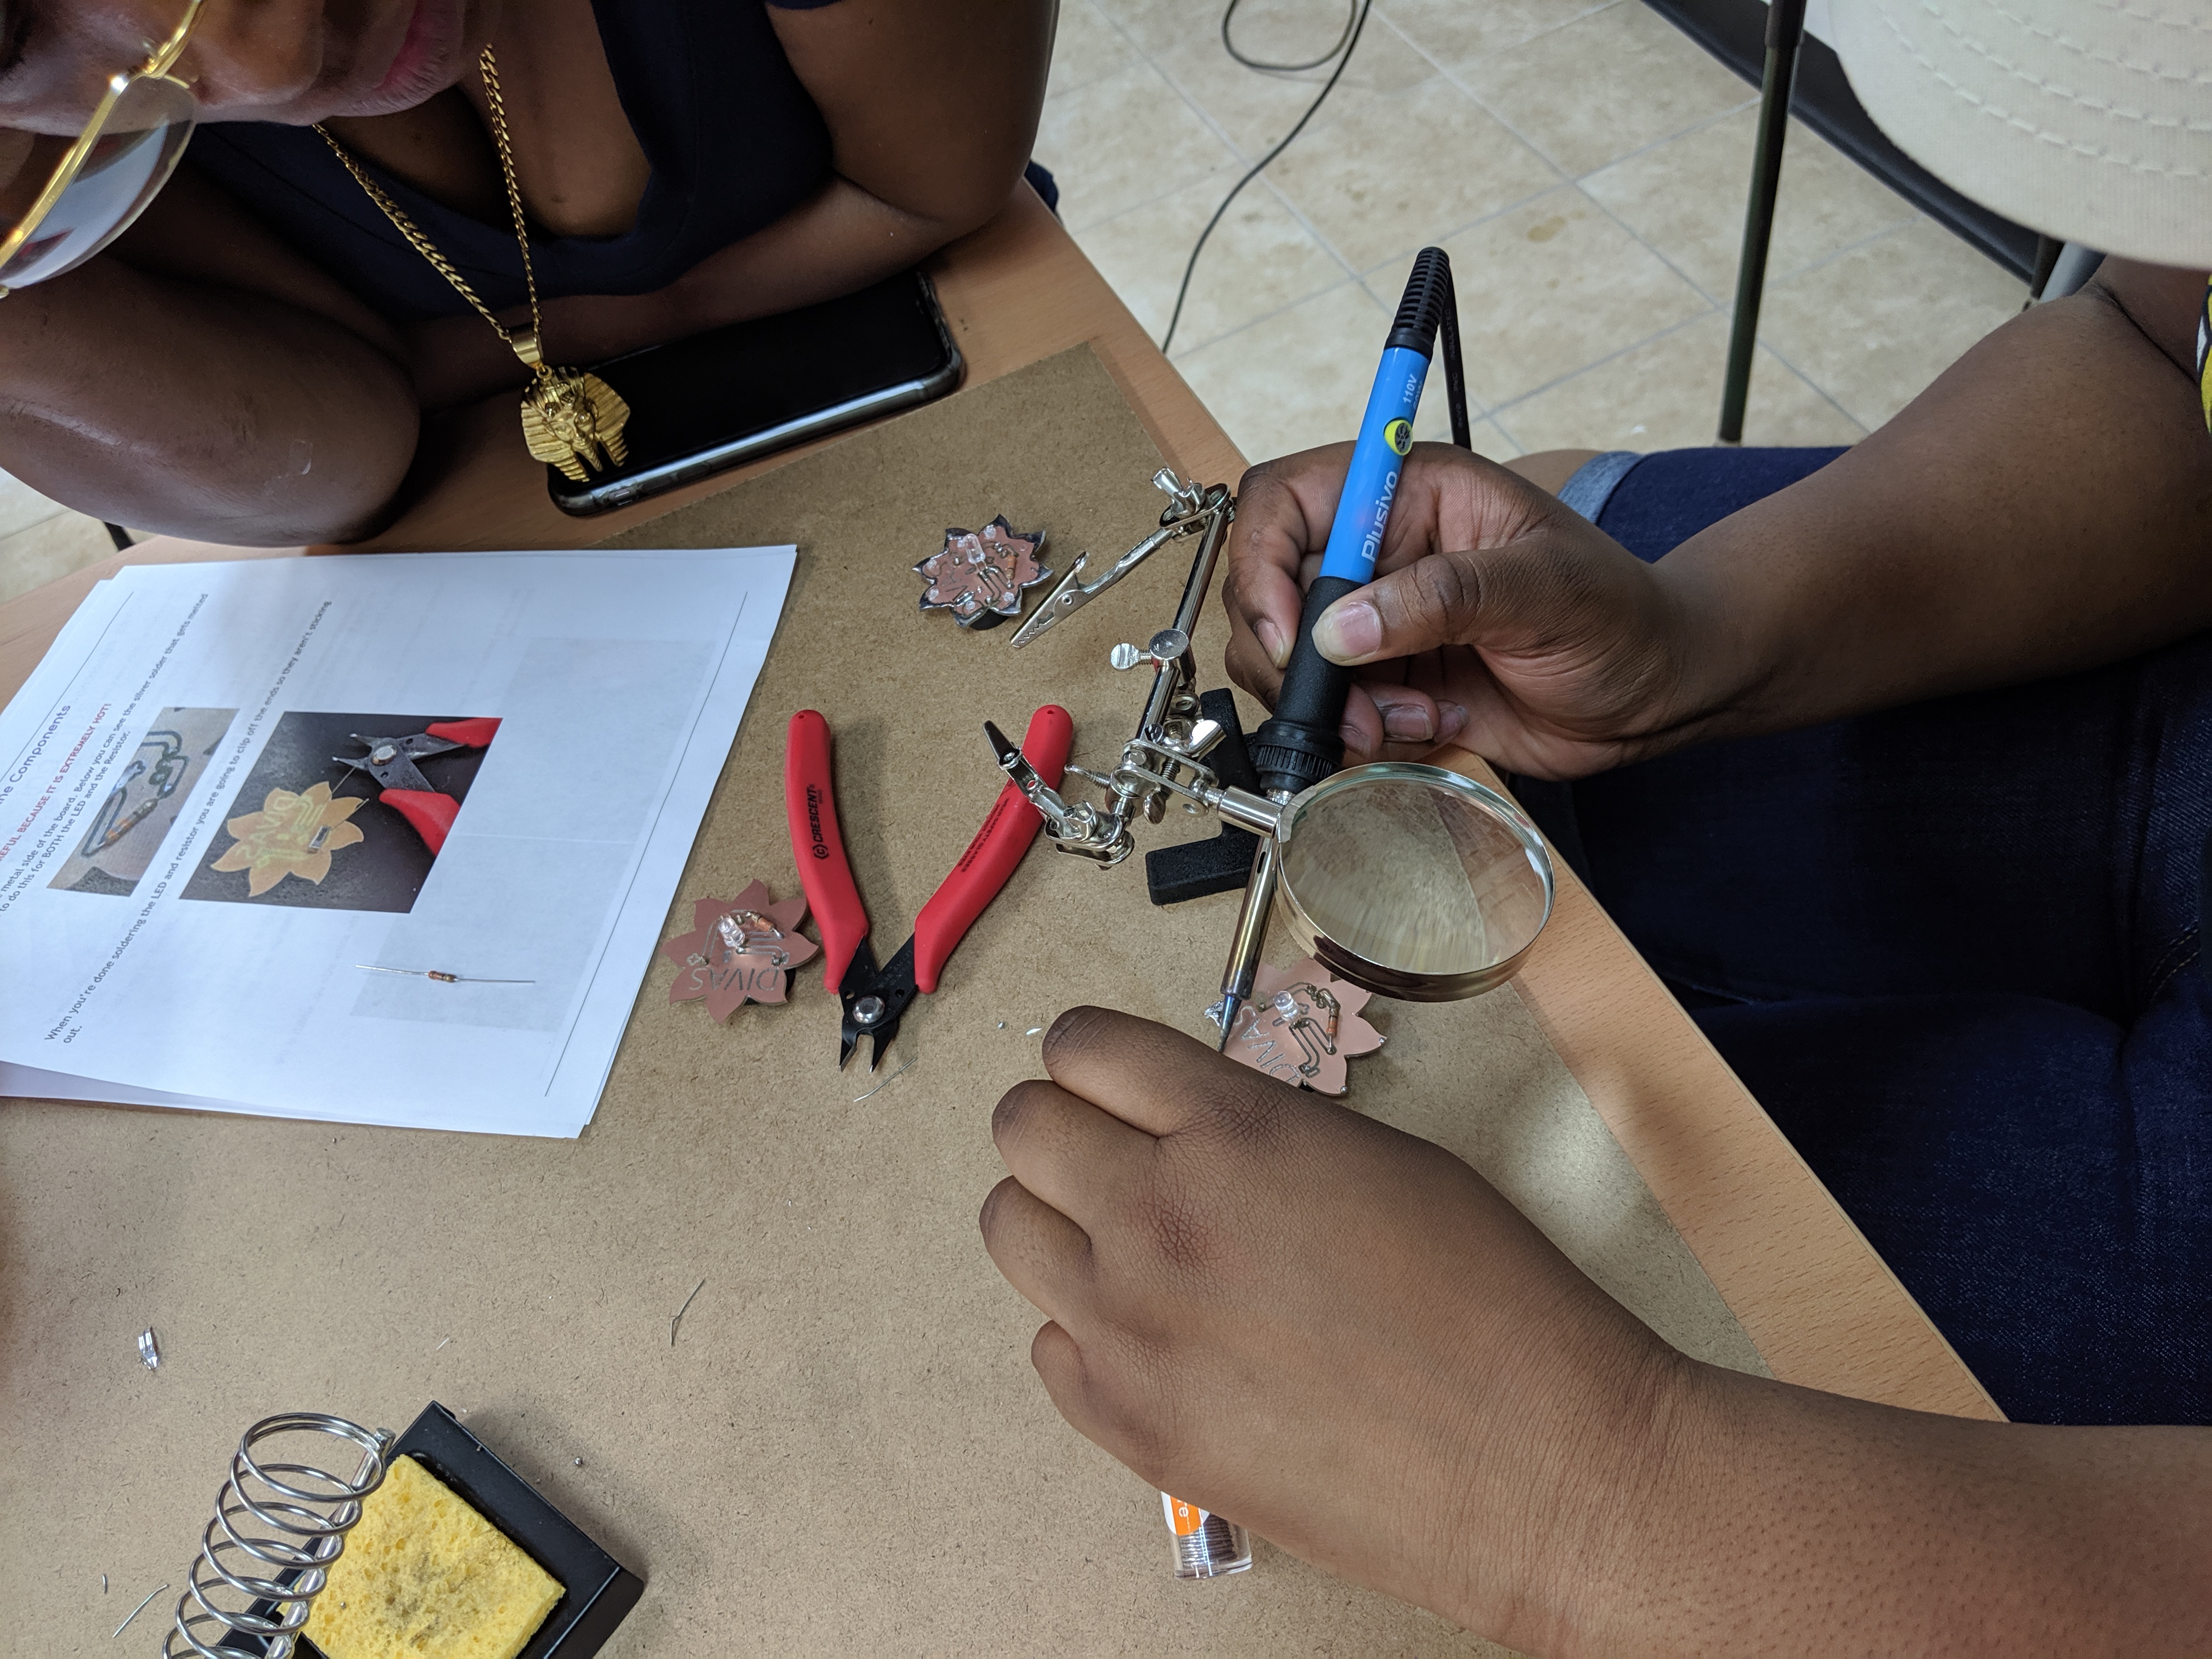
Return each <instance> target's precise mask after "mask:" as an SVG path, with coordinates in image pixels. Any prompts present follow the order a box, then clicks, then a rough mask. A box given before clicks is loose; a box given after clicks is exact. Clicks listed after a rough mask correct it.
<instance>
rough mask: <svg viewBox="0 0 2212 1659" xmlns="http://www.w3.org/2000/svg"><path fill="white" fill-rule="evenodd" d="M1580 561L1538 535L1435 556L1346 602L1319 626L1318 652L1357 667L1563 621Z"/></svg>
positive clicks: (1423, 558) (1544, 534) (1339, 603)
mask: <svg viewBox="0 0 2212 1659" xmlns="http://www.w3.org/2000/svg"><path fill="white" fill-rule="evenodd" d="M1571 562H1572V556H1571V554H1569V553H1568V551H1567V550H1566V549H1565V548H1562V547H1560V546H1559V545H1557V544H1556V538H1554V537H1553V535H1552V534H1550V533H1549V532H1547V531H1545V530H1538V531H1534V532H1530V533H1528V534H1527V535H1523V536H1522V537H1519V538H1516V539H1515V540H1514V541H1511V542H1509V543H1507V544H1504V546H1501V547H1489V548H1478V549H1474V550H1470V551H1467V552H1458V553H1429V554H1425V555H1424V556H1421V557H1420V558H1418V559H1416V560H1414V561H1413V563H1411V564H1409V565H1406V566H1404V567H1402V568H1399V569H1396V570H1394V571H1392V572H1391V573H1390V574H1389V575H1387V576H1383V577H1381V578H1379V579H1377V580H1375V581H1373V582H1370V583H1369V584H1368V585H1367V586H1365V587H1363V588H1360V589H1358V591H1356V592H1351V593H1347V594H1346V595H1345V596H1344V597H1343V598H1342V599H1339V600H1338V601H1337V602H1336V603H1335V604H1334V605H1330V606H1329V607H1328V610H1326V611H1322V613H1321V615H1320V616H1319V617H1316V618H1315V620H1314V644H1315V645H1316V646H1317V647H1319V648H1320V650H1321V653H1322V655H1323V656H1324V657H1327V658H1328V659H1329V660H1330V661H1331V662H1335V663H1342V664H1344V665H1346V666H1356V665H1359V664H1362V663H1370V662H1378V661H1383V660H1387V659H1394V658H1398V657H1411V656H1417V655H1419V653H1422V652H1424V651H1433V650H1435V649H1437V647H1440V646H1447V645H1473V644H1476V643H1478V642H1479V641H1481V640H1484V639H1489V638H1494V637H1495V636H1496V635H1497V634H1498V631H1499V629H1501V628H1503V629H1514V628H1515V627H1516V625H1518V626H1521V627H1527V626H1528V625H1531V624H1534V626H1535V628H1536V629H1537V630H1538V631H1540V632H1543V631H1548V630H1547V628H1546V624H1547V623H1557V622H1558V621H1559V620H1562V619H1563V618H1561V617H1559V611H1560V609H1561V608H1562V606H1563V605H1571V592H1569V590H1570V589H1571V588H1572V587H1573V586H1576V584H1574V583H1573V582H1571V580H1562V578H1563V577H1565V576H1566V575H1567V571H1566V570H1565V568H1563V566H1565V565H1567V564H1570V563H1571Z"/></svg>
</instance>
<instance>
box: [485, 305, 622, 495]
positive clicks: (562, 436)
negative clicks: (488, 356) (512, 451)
mask: <svg viewBox="0 0 2212 1659" xmlns="http://www.w3.org/2000/svg"><path fill="white" fill-rule="evenodd" d="M507 344H508V345H510V346H512V347H513V349H514V355H515V356H518V357H520V358H521V359H522V361H523V362H526V363H527V364H529V365H530V367H531V368H532V369H534V370H535V371H537V375H538V378H537V380H535V381H533V382H532V385H531V387H530V390H529V391H527V392H524V393H523V394H522V441H523V442H525V443H526V444H527V445H529V446H530V453H532V455H533V456H535V457H536V458H537V459H539V460H541V461H543V462H544V463H545V464H546V465H548V466H557V467H559V468H560V469H561V474H562V477H565V478H567V479H568V480H569V482H570V483H583V482H584V479H585V477H586V471H587V470H588V471H591V472H598V471H603V470H604V469H605V468H607V467H610V466H620V465H622V464H623V462H624V461H626V460H628V459H629V446H628V445H627V444H625V443H623V427H624V426H626V425H628V424H629V404H626V403H624V402H623V399H622V394H621V393H620V392H617V391H616V390H615V389H614V388H613V387H612V386H609V385H608V384H607V383H606V382H605V380H601V379H600V378H599V376H598V375H596V374H590V373H588V372H587V371H586V370H584V369H580V368H554V367H553V366H552V365H551V364H550V363H549V362H546V361H545V360H544V356H542V355H541V354H540V352H539V350H538V334H537V331H535V330H534V329H527V328H524V329H517V330H516V331H514V332H513V334H510V335H509V336H507Z"/></svg>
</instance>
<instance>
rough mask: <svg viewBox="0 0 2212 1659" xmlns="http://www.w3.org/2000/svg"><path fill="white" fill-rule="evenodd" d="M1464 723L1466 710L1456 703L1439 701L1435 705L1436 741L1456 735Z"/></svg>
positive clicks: (1465, 722)
mask: <svg viewBox="0 0 2212 1659" xmlns="http://www.w3.org/2000/svg"><path fill="white" fill-rule="evenodd" d="M1466 724H1467V710H1466V709H1464V708H1461V707H1460V706H1459V705H1458V704H1457V703H1455V702H1440V703H1438V704H1437V742H1439V743H1442V742H1444V741H1445V740H1447V739H1448V738H1455V737H1457V736H1458V735H1459V734H1460V731H1461V728H1462V727H1463V726H1466Z"/></svg>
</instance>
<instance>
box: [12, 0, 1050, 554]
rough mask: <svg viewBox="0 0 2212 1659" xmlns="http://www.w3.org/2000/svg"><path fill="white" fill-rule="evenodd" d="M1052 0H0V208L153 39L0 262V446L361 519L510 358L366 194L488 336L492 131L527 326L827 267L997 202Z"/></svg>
mask: <svg viewBox="0 0 2212 1659" xmlns="http://www.w3.org/2000/svg"><path fill="white" fill-rule="evenodd" d="M1053 15H1054V8H1053V4H1052V0H769V3H766V4H763V0H605V3H600V4H598V5H596V6H595V5H594V4H593V3H592V0H504V3H503V0H0V234H6V233H7V232H9V231H11V230H14V229H15V228H18V227H21V226H22V225H23V222H24V220H25V218H26V216H27V214H29V213H30V212H31V211H32V210H33V205H34V204H38V203H39V200H40V196H41V194H42V192H46V187H47V186H48V185H49V183H50V181H51V180H52V179H53V178H54V175H55V173H56V170H57V167H58V164H59V163H60V162H61V161H63V160H64V156H65V155H66V154H67V152H68V151H69V150H70V146H71V144H72V142H73V141H74V140H76V138H77V137H78V135H80V134H82V133H83V132H84V131H86V129H87V125H88V120H89V119H90V118H92V117H93V116H94V112H95V111H96V110H97V109H98V108H99V106H100V102H101V96H102V93H103V91H105V90H106V89H107V88H108V87H109V86H110V84H111V81H112V77H116V76H118V75H125V74H130V73H132V72H137V71H143V70H149V69H150V70H155V71H157V73H156V74H154V75H150V76H142V78H141V79H140V80H139V81H138V82H135V83H133V84H132V85H131V87H130V88H129V89H128V90H127V91H125V93H124V94H123V96H122V98H121V99H120V100H119V102H118V106H117V110H116V112H115V113H114V114H112V116H111V117H110V121H111V126H112V131H115V132H118V133H120V132H123V131H128V130H131V129H132V128H134V126H135V127H136V128H137V129H138V130H149V129H152V130H155V131H157V135H158V142H155V143H150V144H143V145H141V146H139V147H138V148H137V149H135V150H134V151H133V152H132V155H133V156H134V158H136V159H132V160H131V161H127V162H125V163H124V164H122V165H119V166H117V167H112V168H110V169H109V170H108V171H107V172H106V173H100V172H99V170H98V168H97V167H94V168H91V169H88V172H87V173H86V174H85V175H83V181H82V183H81V184H80V185H78V186H77V187H76V188H75V189H73V190H71V191H70V192H69V193H68V194H67V195H65V196H64V197H63V198H62V199H61V201H60V202H59V203H58V204H50V206H51V210H50V211H48V212H47V213H46V215H45V216H44V217H43V219H42V221H41V222H40V223H38V224H36V225H32V226H28V227H26V228H27V232H28V234H27V236H26V237H25V238H24V239H23V240H22V243H21V246H19V247H18V248H17V249H15V251H14V255H13V257H12V258H8V259H6V260H4V261H0V285H4V286H6V287H8V288H10V289H13V290H14V291H13V292H11V293H10V294H9V295H8V297H6V298H5V299H4V300H0V363H4V364H5V366H6V368H5V379H4V386H0V468H4V469H5V470H6V471H9V472H12V473H14V474H15V475H16V476H17V477H21V478H22V479H23V480H25V481H26V482H27V483H31V484H32V485H33V486H35V487H36V488H38V489H41V490H43V491H45V492H46V494H47V495H52V496H53V497H55V498H56V499H57V500H59V501H64V502H65V503H67V504H68V505H70V506H71V507H76V508H79V509H81V510H82V511H84V512H87V513H94V514H96V515H97V516H99V517H101V518H104V519H106V520H111V521H113V522H118V523H127V524H131V525H139V526H147V527H149V528H151V529H157V530H164V531H169V532H176V533H179V534H184V535H189V536H194V537H197V538H203V539H206V540H210V541H221V542H229V543H234V544H287V543H295V542H301V541H315V540H343V539H346V538H349V537H354V536H358V535H361V534H363V533H366V532H369V531H371V530H373V529H374V527H375V526H377V524H378V523H379V521H380V520H381V519H382V518H384V517H385V516H386V515H387V514H388V513H389V512H390V511H391V509H392V501H393V498H394V496H395V495H396V494H397V492H398V490H399V489H400V486H401V484H402V482H403V481H404V478H405V477H406V475H407V472H408V470H409V468H410V465H411V464H412V463H413V461H414V459H415V456H416V445H417V437H418V434H419V433H420V432H421V431H422V416H424V414H425V413H426V412H430V411H435V410H441V409H447V408H450V407H453V406H455V405H458V404H465V403H468V402H471V401H473V400H474V399H476V398H481V397H483V396H484V395H486V394H488V393H489V392H495V391H498V390H499V389H501V388H502V387H514V388H516V389H518V390H520V389H522V388H524V387H525V386H526V385H528V384H530V383H531V382H532V370H531V369H529V368H526V367H525V366H524V362H523V361H522V358H521V356H519V355H518V352H517V350H516V349H514V348H513V347H512V346H511V345H510V344H509V343H507V341H504V340H502V339H501V337H500V335H499V334H498V333H496V332H495V331H494V329H493V328H492V327H490V326H489V325H487V324H486V322H485V321H484V319H483V318H482V317H480V316H478V315H477V313H475V311H474V310H473V309H472V308H471V305H470V302H469V301H468V300H467V299H466V298H465V296H464V295H463V294H462V293H461V292H460V291H459V289H457V288H456V287H455V286H454V285H453V283H451V282H450V281H449V280H448V278H447V276H446V275H444V274H441V270H440V269H439V268H438V267H437V265H435V264H433V263H432V261H431V260H430V259H429V258H428V257H427V255H426V252H425V251H423V249H422V247H419V246H416V244H414V243H410V240H409V238H408V235H407V234H406V231H405V230H404V228H402V226H401V224H400V223H399V222H397V221H396V220H395V218H394V216H393V215H392V213H390V212H387V211H386V208H387V207H389V208H392V209H396V210H398V218H399V219H404V221H405V222H407V224H409V225H411V226H412V228H413V229H414V231H415V232H416V235H417V236H418V237H419V238H420V239H421V241H422V243H424V244H427V246H428V250H430V251H435V252H436V253H437V254H438V255H439V258H440V260H441V262H442V263H443V264H445V265H447V266H449V267H450V268H451V270H452V271H453V274H455V275H458V276H459V277H460V278H461V280H462V282H463V283H465V284H466V285H467V286H468V287H469V288H470V289H471V290H472V291H473V292H474V293H475V294H476V295H477V296H478V298H480V299H481V300H482V301H483V303H484V305H485V306H487V307H489V309H490V310H491V311H492V312H494V313H495V314H496V316H497V318H498V319H499V322H500V323H501V325H503V326H504V327H505V328H506V329H507V331H510V332H513V331H518V330H520V329H525V328H527V327H528V325H529V321H530V310H529V306H528V304H527V294H526V289H525V282H524V271H523V267H522V261H521V258H520V254H519V251H518V246H517V242H516V239H515V228H514V224H513V218H512V216H511V213H510V205H509V201H508V197H507V190H506V187H505V185H504V182H503V177H502V173H501V161H500V148H499V143H498V140H499V139H500V137H501V133H502V129H504V132H505V136H506V137H507V138H508V139H509V141H510V143H511V152H512V156H513V171H514V176H515V181H516V184H517V185H518V187H519V189H520V194H521V201H522V208H523V212H524V214H525V216H526V220H527V222H528V224H529V227H530V233H531V242H530V255H531V261H532V266H533V268H534V273H535V276H536V279H537V283H538V289H539V291H540V293H541V295H543V296H544V306H543V315H542V342H541V346H542V350H541V355H542V356H543V358H544V361H545V362H548V363H550V364H553V365H556V366H560V367H573V366H580V365H586V364H589V363H592V362H599V361H601V360H603V359H605V358H607V357H610V356H615V355H617V354H618V353H621V352H624V351H629V350H632V349H636V348H638V347H641V346H645V345H650V344H654V343H659V342H663V341H666V340H671V339H677V338H680V337H684V336H686V335H690V334H694V333H696V332H699V331H702V330H705V329H708V328H713V327H715V326H717V325H721V324H725V323H729V322H735V321H738V320H741V319H745V318H750V317H758V316H764V315H769V314H772V313H776V312H780V311H785V310H788V309H790V308H792V307H796V306H800V305H805V304H808V303H811V302H812V301H818V300H823V299H828V298H830V297H833V296H835V295H840V294H845V293H849V292H851V291H853V290H854V289H859V288H862V287H865V286H866V285H867V284H868V283H872V282H874V281H876V280H878V279H879V278H881V277H883V276H888V275H890V274H891V273H893V272H895V271H897V270H902V269H904V268H906V267H908V266H909V265H912V264H915V263H916V262H918V261H919V260H921V258H923V257H924V256H925V255H927V254H928V253H930V252H933V251H934V250H935V249H937V248H939V247H941V246H944V245H945V243H947V242H949V241H951V240H952V239H954V238H955V237H957V236H959V235H962V234H965V233H966V232H968V231H969V230H972V229H974V228H976V227H977V226H979V225H981V224H982V223H983V222H986V221H987V220H988V219H989V218H990V217H991V216H993V215H994V214H995V213H997V212H998V210H1000V207H1001V206H1002V205H1003V204H1005V202H1006V199H1007V197H1008V194H1009V192H1010V191H1012V189H1013V188H1014V187H1015V185H1016V184H1017V182H1018V180H1019V179H1021V177H1022V175H1023V170H1024V163H1025V161H1026V158H1027V157H1028V155H1029V146H1030V139H1031V137H1033V136H1034V134H1035V131H1036V117H1037V111H1038V109H1039V107H1040V106H1041V105H1042V100H1043V94H1044V79H1045V69H1046V64H1047V59H1048V54H1049V50H1050V43H1051V34H1052V21H1053ZM486 47H489V48H490V49H491V52H492V57H491V59H490V65H491V75H492V81H491V83H490V84H489V85H488V82H487V78H486V76H485V74H484V72H483V64H482V63H481V62H480V54H481V53H483V51H484V49H485V48H486ZM493 86H495V88H496V91H497V94H498V95H497V96H494V95H493V94H492V87H493ZM195 120H197V122H198V123H199V124H201V125H199V128H198V130H197V133H196V134H193V133H192V128H191V124H192V123H193V122H194V121H195ZM187 134H191V143H190V147H189V149H188V150H187V151H186V152H185V155H184V158H183V160H182V162H181V164H180V165H179V167H178V168H177V171H176V173H175V174H174V176H173V177H170V178H168V182H167V186H166V188H164V187H163V186H162V184H161V179H162V178H163V177H164V176H167V175H166V173H165V170H164V169H163V168H162V167H161V165H160V163H161V161H162V160H164V159H166V158H167V155H170V154H173V150H174V149H175V148H176V147H177V146H179V144H181V143H182V140H183V139H184V137H185V136H186V135H187ZM113 148H114V147H113V145H112V143H111V145H110V148H109V151H108V152H107V153H110V154H112V151H113ZM96 159H97V158H96ZM134 169H136V171H135V172H134ZM149 170H150V176H149ZM1047 187H1048V185H1047ZM155 192H158V193H155ZM378 197H382V200H381V201H380V200H379V199H377V198H378ZM134 213H137V214H139V215H140V216H138V217H137V220H136V222H135V223H131V216H132V215H133V214H134ZM121 224H128V225H129V226H130V228H128V230H127V231H126V232H125V234H122V235H121V236H120V237H119V238H118V239H117V240H114V241H113V242H112V246H106V247H105V249H104V251H100V252H97V253H95V254H94V257H92V258H89V259H87V260H84V261H83V262H82V263H81V264H74V265H73V266H72V265H71V261H72V260H75V259H78V258H81V257H82V253H83V252H84V250H85V248H86V247H88V246H95V245H97V244H98V242H99V240H100V237H101V235H102V234H103V233H105V232H106V231H109V230H112V229H113V228H115V227H116V226H118V225H121ZM57 267H62V269H60V270H59V271H58V274H57V270H56V268H57ZM516 441H517V442H518V443H520V442H521V441H522V439H521V437H520V433H519V432H518V436H517V439H516Z"/></svg>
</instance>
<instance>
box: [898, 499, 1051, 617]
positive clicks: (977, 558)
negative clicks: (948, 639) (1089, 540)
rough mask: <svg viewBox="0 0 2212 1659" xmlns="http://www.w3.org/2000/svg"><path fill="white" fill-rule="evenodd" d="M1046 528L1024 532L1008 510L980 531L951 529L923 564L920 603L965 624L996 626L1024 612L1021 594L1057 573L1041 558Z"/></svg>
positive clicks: (920, 567) (918, 567) (918, 570)
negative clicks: (1008, 516) (1013, 522)
mask: <svg viewBox="0 0 2212 1659" xmlns="http://www.w3.org/2000/svg"><path fill="white" fill-rule="evenodd" d="M1043 545H1044V532H1042V530H1040V531H1037V532H1035V533H1034V534H1030V535H1024V534H1023V533H1022V532H1020V531H1018V530H1016V529H1014V528H1012V526H1009V525H1008V524H1007V523H1006V514H1005V513H1000V514H999V516H998V517H997V518H995V519H994V520H991V522H990V523H988V524H987V525H985V526H983V527H982V528H981V530H948V531H946V532H945V545H944V546H943V547H941V548H939V549H938V550H937V551H936V552H934V553H933V554H931V555H930V556H928V557H927V558H926V559H924V560H923V561H922V562H921V563H920V564H918V565H916V566H915V574H918V575H920V576H921V578H922V588H921V608H922V609H923V610H924V611H951V613H952V616H953V620H955V621H956V622H957V623H959V624H960V625H961V626H962V627H963V628H996V627H997V626H998V625H999V624H1000V623H1002V622H1004V621H1006V618H1007V617H1018V616H1020V615H1021V614H1022V594H1023V593H1024V592H1025V591H1026V590H1028V589H1030V588H1032V587H1035V586H1036V585H1037V584H1038V583H1039V582H1042V581H1048V580H1051V578H1052V572H1051V570H1049V569H1048V568H1046V567H1045V566H1044V565H1043V564H1042V563H1040V562H1038V559H1037V551H1038V550H1039V549H1041V548H1042V547H1043Z"/></svg>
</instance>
